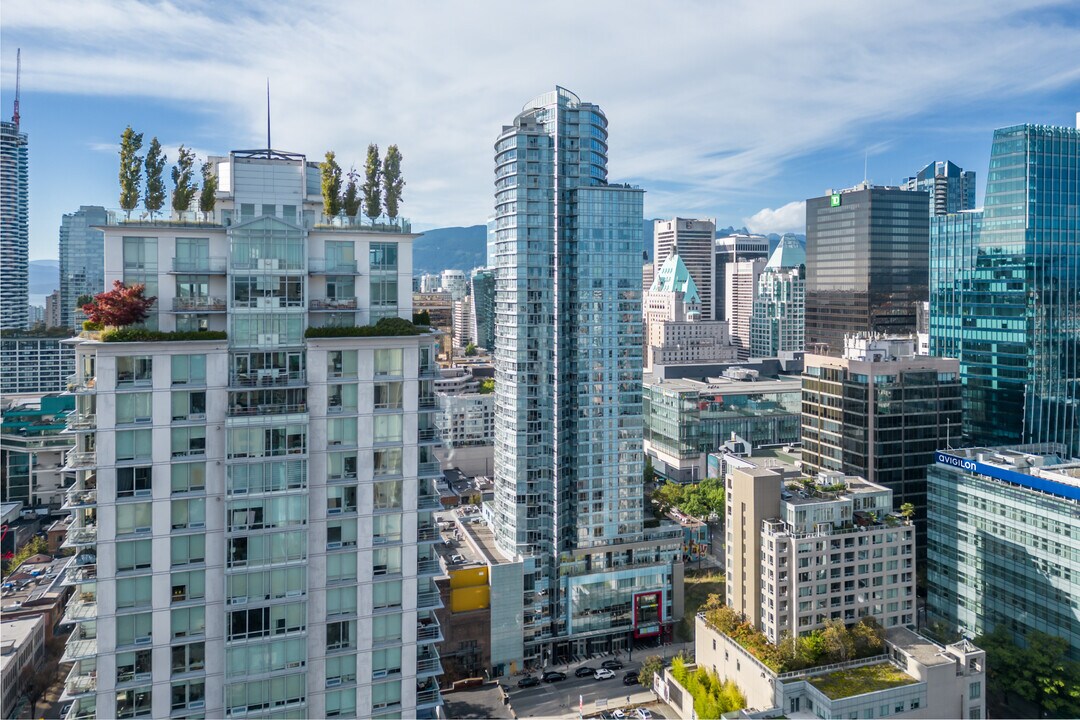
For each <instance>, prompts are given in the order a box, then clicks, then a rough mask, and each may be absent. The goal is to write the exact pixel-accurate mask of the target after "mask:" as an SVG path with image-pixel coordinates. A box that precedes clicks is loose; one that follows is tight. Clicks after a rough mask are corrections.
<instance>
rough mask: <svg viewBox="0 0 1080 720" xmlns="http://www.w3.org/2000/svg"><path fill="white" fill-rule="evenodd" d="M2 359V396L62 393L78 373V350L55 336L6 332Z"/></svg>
mask: <svg viewBox="0 0 1080 720" xmlns="http://www.w3.org/2000/svg"><path fill="white" fill-rule="evenodd" d="M0 356H2V357H3V362H0V395H16V394H21V393H50V392H62V391H63V390H64V388H65V387H66V385H67V378H68V376H69V375H71V374H72V373H73V372H75V351H74V350H73V349H72V347H71V345H69V344H67V343H65V342H64V338H63V337H58V336H57V335H56V334H55V333H40V332H37V331H30V332H21V333H12V332H8V333H5V334H4V337H2V338H0Z"/></svg>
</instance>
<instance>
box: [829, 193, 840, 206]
mask: <svg viewBox="0 0 1080 720" xmlns="http://www.w3.org/2000/svg"><path fill="white" fill-rule="evenodd" d="M829 207H840V193H837V194H835V195H833V196H831V197H830V198H829Z"/></svg>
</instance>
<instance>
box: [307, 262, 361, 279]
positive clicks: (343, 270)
mask: <svg viewBox="0 0 1080 720" xmlns="http://www.w3.org/2000/svg"><path fill="white" fill-rule="evenodd" d="M308 272H309V273H311V274H312V275H359V274H360V269H359V265H358V263H357V262H356V261H355V260H337V259H332V258H308Z"/></svg>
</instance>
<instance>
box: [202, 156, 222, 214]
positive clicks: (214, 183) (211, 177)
mask: <svg viewBox="0 0 1080 720" xmlns="http://www.w3.org/2000/svg"><path fill="white" fill-rule="evenodd" d="M201 174H202V191H201V192H200V193H199V212H201V213H202V214H203V219H204V220H208V219H209V218H210V215H211V213H213V212H214V206H215V205H217V189H218V178H217V174H216V173H215V172H214V166H213V165H211V164H210V161H209V160H207V161H206V162H204V163H203V164H202V170H201Z"/></svg>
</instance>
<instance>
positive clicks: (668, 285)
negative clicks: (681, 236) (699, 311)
mask: <svg viewBox="0 0 1080 720" xmlns="http://www.w3.org/2000/svg"><path fill="white" fill-rule="evenodd" d="M649 290H650V291H651V292H678V293H682V294H683V302H684V303H686V304H688V305H689V304H691V303H697V304H700V303H701V296H700V295H699V294H698V289H697V284H696V283H695V282H694V278H692V277H690V271H689V270H687V269H686V264H685V263H683V261H682V258H680V257H679V256H678V255H672V256H671V257H669V258H668V259H667V260H665V261H664V266H663V267H662V268H660V272H658V273H656V278H655V279H654V280H653V284H652V287H651V288H649Z"/></svg>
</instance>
